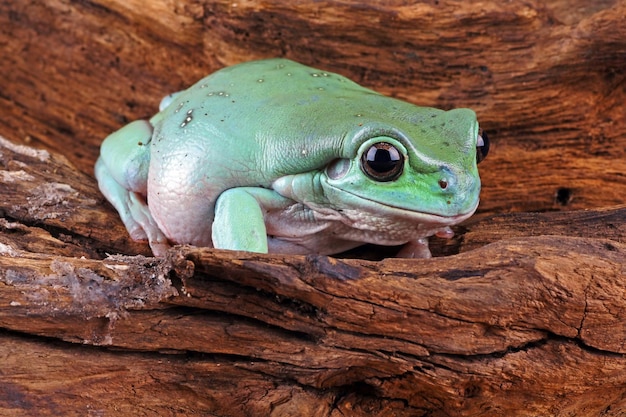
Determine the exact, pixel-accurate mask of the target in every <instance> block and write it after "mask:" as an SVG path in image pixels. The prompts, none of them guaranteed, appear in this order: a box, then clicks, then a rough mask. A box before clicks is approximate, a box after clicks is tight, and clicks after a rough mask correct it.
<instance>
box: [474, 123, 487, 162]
mask: <svg viewBox="0 0 626 417" xmlns="http://www.w3.org/2000/svg"><path fill="white" fill-rule="evenodd" d="M488 153H489V138H488V137H487V132H485V131H484V130H482V129H480V131H479V132H478V140H477V141H476V163H477V164H479V163H480V162H481V161H482V160H484V159H485V158H486V157H487V154H488Z"/></svg>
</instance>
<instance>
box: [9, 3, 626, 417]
mask: <svg viewBox="0 0 626 417" xmlns="http://www.w3.org/2000/svg"><path fill="white" fill-rule="evenodd" d="M443 3H445V4H443ZM625 14H626V2H625V1H623V0H622V1H601V2H593V4H591V3H589V2H582V1H579V2H574V4H573V3H572V2H561V1H551V2H546V3H544V2H540V1H534V2H504V3H503V2H482V3H480V4H477V3H473V4H472V3H471V2H469V3H468V2H461V1H450V2H421V3H418V2H414V3H407V2H402V1H381V2H377V3H375V4H374V3H370V2H359V1H344V2H330V1H328V2H321V3H320V2H316V1H303V2H294V3H289V4H288V3H284V2H256V1H250V2H243V1H242V2H237V3H233V2H226V1H207V2H192V1H188V0H185V1H181V2H177V4H176V5H173V4H170V3H167V2H151V3H149V4H148V3H145V2H139V1H124V2H121V1H117V0H102V1H91V2H70V3H67V2H61V1H57V0H49V1H47V2H31V1H24V2H12V3H11V4H9V3H0V44H2V52H0V53H1V54H2V57H3V59H2V60H0V66H1V67H2V69H3V77H2V78H1V79H0V109H1V112H2V114H3V117H2V118H1V119H0V133H2V134H3V135H4V136H6V137H8V138H9V139H11V141H9V140H5V139H0V195H2V199H0V214H1V216H0V329H1V330H0V358H1V363H2V366H1V367H0V414H2V415H20V416H22V415H33V416H34V415H37V416H41V415H69V416H71V415H77V416H78V415H80V416H83V415H155V416H156V415H159V416H163V415H172V416H173V415H216V416H217V415H219V416H226V415H272V416H294V415H306V416H343V415H350V416H391V415H395V416H449V415H459V416H500V415H506V416H511V415H515V416H536V415H555V416H566V415H567V416H572V415H575V416H598V415H603V416H623V415H624V410H625V409H626V400H625V398H626V388H625V387H626V344H625V343H624V341H625V340H626V326H624V324H623V323H624V319H625V317H624V316H625V315H626V313H625V312H626V297H624V294H625V290H626V279H625V278H626V277H625V275H626V262H625V259H626V221H625V219H626V206H624V205H623V204H624V203H625V201H624V195H626V177H625V176H624V172H626V146H625V145H626V116H625V115H624V107H623V103H624V101H625V99H626V89H625V86H626V82H625V80H626V73H625V72H624V68H626V41H625V39H626V36H625V35H626V33H625V28H624V25H623V19H624V15H625ZM268 56H286V57H288V58H292V59H295V60H298V61H300V62H303V63H305V64H309V65H315V66H318V67H321V68H324V69H326V70H332V71H337V72H341V73H343V74H345V75H347V76H349V77H351V78H353V79H355V80H356V81H358V82H360V83H362V84H365V85H367V86H369V87H372V88H375V89H377V90H379V91H382V92H385V93H388V94H391V95H394V96H397V97H400V98H403V99H406V100H409V101H413V102H415V103H419V104H422V105H433V106H437V107H443V108H449V107H460V106H468V107H472V108H475V109H476V110H477V112H478V114H479V118H480V120H481V123H482V125H483V127H484V128H486V129H487V130H488V131H490V133H491V135H490V137H491V138H492V139H493V143H494V146H493V148H492V153H491V154H490V155H489V157H488V159H487V160H486V161H485V162H484V163H482V164H481V166H480V168H481V177H482V179H483V192H482V194H481V199H482V202H481V209H480V212H479V213H478V214H477V215H476V216H475V217H474V218H472V219H470V220H469V221H467V222H466V223H464V224H463V225H461V226H459V227H456V228H455V231H456V237H455V238H454V239H450V240H445V241H444V240H441V239H433V241H432V247H433V252H434V254H435V255H436V257H435V258H433V259H430V260H404V259H393V258H388V256H392V255H393V250H394V249H381V248H372V247H369V248H365V249H363V250H360V251H355V252H351V253H349V254H345V255H344V256H340V257H334V258H333V257H323V256H281V255H257V254H249V253H242V252H228V251H218V250H208V249H202V248H194V247H186V246H183V247H176V248H174V249H172V250H171V251H170V252H169V254H168V256H167V257H165V258H154V257H151V255H150V251H149V248H148V247H147V245H146V244H144V243H138V242H133V241H132V240H130V239H129V237H128V235H127V233H126V230H125V229H124V227H123V225H122V224H121V222H120V220H119V218H118V216H117V214H116V213H115V212H114V210H113V209H112V208H111V207H110V206H109V205H108V204H107V203H106V202H105V201H104V199H103V197H102V196H101V195H100V193H99V192H98V190H97V187H96V185H95V181H94V180H93V175H92V167H93V162H94V160H95V158H96V155H97V152H98V145H99V143H100V141H101V140H102V138H103V137H104V136H106V134H107V133H109V132H110V131H112V130H114V129H116V128H118V127H120V126H121V125H122V124H123V123H125V122H127V121H129V120H132V119H135V118H142V117H143V118H145V117H149V116H150V114H151V113H152V112H154V108H155V107H156V103H158V101H159V99H160V96H161V95H164V94H166V93H168V92H171V91H175V90H178V89H180V88H184V87H186V86H188V85H190V84H191V83H192V82H194V81H195V80H196V79H198V78H199V77H201V76H203V75H205V74H206V73H208V72H211V71H212V70H215V69H217V68H219V67H221V66H223V65H228V64H233V63H236V62H239V61H244V60H249V59H254V58H262V57H268ZM25 145H31V146H25ZM42 147H44V148H45V150H43V149H35V148H42ZM511 211H512V212H511ZM538 211H540V212H538ZM383 258H384V259H383Z"/></svg>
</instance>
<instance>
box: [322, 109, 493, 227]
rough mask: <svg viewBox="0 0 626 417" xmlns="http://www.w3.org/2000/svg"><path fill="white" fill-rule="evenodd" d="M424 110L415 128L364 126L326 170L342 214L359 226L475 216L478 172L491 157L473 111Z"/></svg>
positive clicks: (437, 223) (329, 192) (409, 124)
mask: <svg viewBox="0 0 626 417" xmlns="http://www.w3.org/2000/svg"><path fill="white" fill-rule="evenodd" d="M424 110H425V113H421V114H420V115H419V121H418V122H416V119H414V120H409V119H407V120H404V122H406V123H398V126H400V127H398V128H396V127H390V126H389V125H388V124H387V123H385V124H382V123H377V122H374V123H371V124H364V125H363V126H362V127H361V129H359V130H358V131H356V132H354V133H353V134H352V136H351V137H349V138H347V140H346V142H345V148H346V149H345V150H346V154H345V156H346V157H345V158H340V159H336V160H334V161H332V162H331V163H330V164H329V165H327V167H326V169H325V170H324V174H323V175H322V178H321V186H322V188H323V189H324V194H325V196H326V198H327V199H328V200H329V202H330V203H331V204H332V205H333V206H334V207H336V208H337V209H338V211H339V212H342V213H346V215H347V216H348V217H350V216H356V217H357V218H358V219H356V221H357V222H358V221H361V220H362V218H363V217H369V218H372V217H376V218H377V219H375V220H372V222H373V223H374V224H379V223H380V222H381V221H385V220H382V219H385V218H389V217H396V218H398V217H399V218H402V220H405V221H409V222H417V223H422V224H424V225H426V226H431V227H432V228H436V227H441V226H446V225H451V224H456V223H458V222H460V221H462V220H464V219H466V218H467V217H469V216H470V215H471V214H473V213H474V211H475V210H476V208H477V206H478V200H479V193H480V178H479V176H478V170H477V166H476V165H477V163H478V162H480V161H481V160H482V159H483V158H484V157H485V156H486V154H487V151H488V141H487V139H486V137H485V136H484V135H483V136H481V135H480V133H479V127H478V122H477V120H476V115H475V113H474V112H473V111H472V110H470V109H456V110H451V111H443V110H437V109H424ZM394 126H395V125H394ZM348 213H352V215H350V214H348ZM355 213H362V214H355ZM368 222H369V220H368ZM402 224H403V223H402ZM365 227H372V228H375V227H376V226H375V225H374V226H367V225H366V226H365Z"/></svg>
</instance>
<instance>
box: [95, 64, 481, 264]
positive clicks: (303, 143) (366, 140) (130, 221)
mask: <svg viewBox="0 0 626 417" xmlns="http://www.w3.org/2000/svg"><path fill="white" fill-rule="evenodd" d="M487 148H488V143H487V141H486V138H485V137H481V135H480V133H479V128H478V122H477V121H476V115H475V113H474V112H473V111H472V110H469V109H455V110H450V111H443V110H438V109H434V108H430V107H418V106H415V105H413V104H409V103H406V102H404V101H401V100H397V99H394V98H391V97H387V96H384V95H381V94H379V93H376V92H374V91H372V90H369V89H366V88H363V87H361V86H359V85H358V84H356V83H354V82H352V81H350V80H349V79H347V78H345V77H342V76H340V75H337V74H333V73H330V72H325V71H321V70H317V69H314V68H310V67H307V66H304V65H301V64H298V63H296V62H293V61H289V60H285V59H269V60H262V61H253V62H247V63H243V64H239V65H235V66H232V67H227V68H224V69H222V70H220V71H217V72H215V73H213V74H211V75H209V76H207V77H206V78H204V79H202V80H200V81H199V82H198V83H196V84H195V85H193V86H191V87H190V88H189V89H187V90H184V91H181V92H178V93H175V94H172V95H170V96H167V97H166V98H164V99H163V101H162V102H161V106H160V111H159V113H157V114H156V115H155V116H153V117H152V118H151V119H150V120H148V121H146V120H138V121H135V122H132V123H130V124H128V125H127V126H125V127H123V128H121V129H120V130H118V131H117V132H114V133H112V134H111V135H110V136H108V137H107V138H106V139H105V140H104V142H103V143H102V147H101V155H100V158H99V159H98V161H97V163H96V171H95V172H96V177H97V179H98V183H99V186H100V189H101V190H102V192H103V194H104V195H105V197H106V198H107V199H108V200H109V201H110V202H111V203H112V204H113V206H114V207H115V208H116V209H117V211H118V212H119V214H120V216H121V218H122V221H123V222H124V224H125V225H126V228H127V229H128V231H129V233H130V236H131V237H132V238H133V239H136V240H146V239H147V240H148V242H149V243H150V246H151V248H152V251H153V253H154V254H155V255H157V256H159V255H163V254H164V253H165V251H166V250H167V248H168V247H169V245H171V244H192V245H197V246H209V247H215V248H220V249H233V250H243V251H254V252H275V253H285V254H334V253H339V252H343V251H345V250H348V249H351V248H354V247H356V246H359V245H362V244H364V243H375V244H379V245H400V244H404V246H403V248H402V249H400V252H399V254H398V256H403V257H428V256H430V252H429V250H428V241H427V237H428V236H432V235H438V236H442V237H450V236H451V235H452V234H453V233H452V231H451V229H450V226H451V225H454V224H457V223H459V222H461V221H463V220H464V219H467V218H468V217H469V216H471V215H472V213H474V211H475V210H476V207H477V205H478V197H479V192H480V179H479V177H478V171H477V168H476V164H477V163H478V162H479V161H480V160H481V159H482V158H483V157H484V156H485V155H486V152H487Z"/></svg>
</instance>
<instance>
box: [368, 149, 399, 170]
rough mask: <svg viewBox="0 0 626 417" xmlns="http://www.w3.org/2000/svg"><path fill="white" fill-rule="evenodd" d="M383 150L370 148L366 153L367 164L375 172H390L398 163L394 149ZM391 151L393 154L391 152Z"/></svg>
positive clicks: (396, 152)
mask: <svg viewBox="0 0 626 417" xmlns="http://www.w3.org/2000/svg"><path fill="white" fill-rule="evenodd" d="M391 149H392V150H389V149H383V148H376V147H374V146H372V147H371V148H370V149H369V151H367V163H368V165H369V166H370V168H371V169H373V170H374V171H376V172H380V173H384V172H388V171H391V170H392V169H393V168H394V167H395V166H396V165H398V162H399V161H400V155H399V154H398V151H397V150H396V149H395V148H391ZM392 151H393V152H392Z"/></svg>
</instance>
